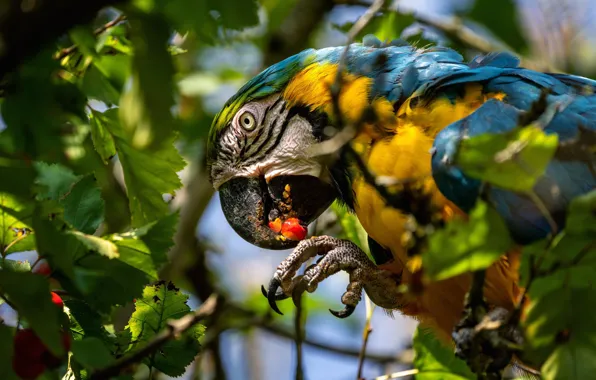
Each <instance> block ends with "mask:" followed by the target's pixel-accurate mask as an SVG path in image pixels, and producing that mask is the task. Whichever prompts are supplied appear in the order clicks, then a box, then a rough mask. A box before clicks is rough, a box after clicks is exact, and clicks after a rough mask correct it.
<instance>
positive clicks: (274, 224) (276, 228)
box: [269, 218, 281, 234]
mask: <svg viewBox="0 0 596 380" xmlns="http://www.w3.org/2000/svg"><path fill="white" fill-rule="evenodd" d="M269 228H270V229H271V230H272V231H273V232H275V233H276V234H278V233H279V232H280V231H281V219H279V218H276V219H275V220H274V221H271V222H269Z"/></svg>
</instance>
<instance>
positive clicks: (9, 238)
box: [0, 193, 34, 254]
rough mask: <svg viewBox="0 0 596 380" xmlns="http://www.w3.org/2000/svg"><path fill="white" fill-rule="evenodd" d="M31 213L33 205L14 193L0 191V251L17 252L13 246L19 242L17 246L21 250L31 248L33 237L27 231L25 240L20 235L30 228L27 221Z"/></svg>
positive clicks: (5, 252)
mask: <svg viewBox="0 0 596 380" xmlns="http://www.w3.org/2000/svg"><path fill="white" fill-rule="evenodd" d="M32 214H33V207H32V206H31V205H30V204H27V203H24V202H22V201H20V200H19V199H18V198H17V197H15V196H14V195H11V194H6V193H0V252H2V253H4V254H8V253H11V252H17V251H15V250H14V248H15V246H16V244H19V243H20V244H19V248H20V249H21V250H23V251H25V250H28V249H31V248H32V246H33V242H34V239H33V238H32V237H31V236H30V234H28V233H27V234H26V235H25V239H26V240H27V242H24V241H23V240H25V239H23V235H22V234H23V232H27V231H29V230H30V228H31V226H30V224H29V223H30V220H31V216H32ZM17 242H19V243H17ZM24 243H25V244H24ZM9 246H10V247H9ZM11 248H12V249H11Z"/></svg>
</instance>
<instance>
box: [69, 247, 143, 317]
mask: <svg viewBox="0 0 596 380" xmlns="http://www.w3.org/2000/svg"><path fill="white" fill-rule="evenodd" d="M77 264H78V265H77V266H76V267H74V278H75V284H76V286H77V290H78V291H79V292H81V293H82V295H83V297H84V299H85V300H86V301H87V302H88V303H89V304H90V305H91V306H93V307H94V308H95V309H97V310H99V311H108V310H110V309H111V307H112V306H114V305H125V304H127V303H130V302H132V300H133V299H134V298H136V297H138V296H139V295H140V294H141V292H142V290H143V286H144V285H145V284H147V283H148V282H149V281H150V279H149V277H148V276H147V275H146V274H145V273H143V272H141V271H140V270H138V269H136V268H134V267H131V266H130V265H128V264H126V263H124V262H122V261H120V260H115V259H108V258H107V257H103V256H100V255H97V254H89V255H85V256H84V257H82V258H81V259H79V260H78V263H77Z"/></svg>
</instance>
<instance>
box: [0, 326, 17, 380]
mask: <svg viewBox="0 0 596 380" xmlns="http://www.w3.org/2000/svg"><path fill="white" fill-rule="evenodd" d="M13 335H14V334H13V329H11V328H10V327H8V326H6V325H5V324H3V323H0V379H3V380H18V379H19V378H18V377H17V375H16V374H15V373H14V371H13V370H12V353H13V344H12V340H13Z"/></svg>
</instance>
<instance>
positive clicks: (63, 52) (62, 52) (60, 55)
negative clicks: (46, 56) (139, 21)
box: [54, 15, 126, 60]
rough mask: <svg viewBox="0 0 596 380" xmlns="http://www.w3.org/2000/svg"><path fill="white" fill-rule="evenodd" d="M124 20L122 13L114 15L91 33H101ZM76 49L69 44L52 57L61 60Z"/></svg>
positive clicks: (75, 46)
mask: <svg viewBox="0 0 596 380" xmlns="http://www.w3.org/2000/svg"><path fill="white" fill-rule="evenodd" d="M124 20H126V16H124V15H120V16H118V17H116V18H115V19H113V20H112V21H110V22H108V23H106V24H104V25H102V26H100V27H99V28H97V29H95V30H94V31H93V34H95V35H96V36H98V35H100V34H102V33H103V32H105V31H106V30H108V29H110V28H113V27H115V26H116V25H118V24H119V23H121V22H122V21H124ZM77 49H78V46H77V45H72V46H69V47H67V48H64V49H62V50H60V51H58V52H57V53H56V54H55V55H54V59H57V60H61V59H63V58H64V57H66V56H69V55H71V54H72V53H74V52H75V51H76V50H77Z"/></svg>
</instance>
